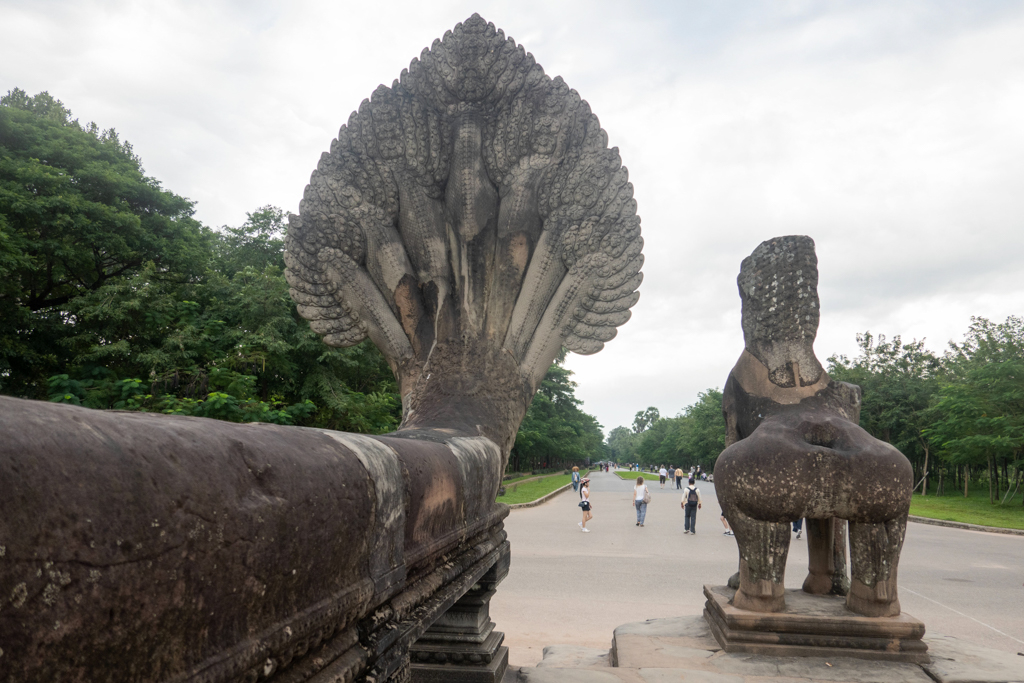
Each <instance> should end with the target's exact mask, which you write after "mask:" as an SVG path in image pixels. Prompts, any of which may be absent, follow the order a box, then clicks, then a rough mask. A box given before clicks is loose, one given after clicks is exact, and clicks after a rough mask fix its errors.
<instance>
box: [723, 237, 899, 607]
mask: <svg viewBox="0 0 1024 683" xmlns="http://www.w3.org/2000/svg"><path fill="white" fill-rule="evenodd" d="M738 284H739V291H740V299H741V300H742V302H743V314H742V315H743V339H744V344H745V347H746V348H745V349H744V351H743V353H742V354H741V355H740V359H739V360H738V361H737V362H736V365H735V367H734V368H733V369H732V372H731V373H730V374H729V378H728V380H727V382H726V385H725V390H724V392H723V400H722V407H723V412H724V413H725V420H726V449H725V450H724V451H723V452H722V454H721V455H720V456H719V457H718V461H717V462H716V464H715V475H716V476H715V485H716V487H717V491H718V497H719V500H720V501H721V504H722V510H723V512H724V514H725V516H726V518H727V519H728V520H729V524H730V525H731V526H732V528H733V529H734V531H735V534H736V542H737V544H738V546H739V555H740V561H739V575H738V585H737V581H736V579H737V577H733V579H732V580H731V581H730V585H732V586H733V587H734V588H738V590H737V591H736V594H735V596H734V597H733V600H732V604H733V605H735V606H736V607H737V608H741V609H745V610H751V611H755V612H779V611H782V610H783V609H784V608H785V589H784V579H785V571H786V556H787V554H788V552H789V541H790V536H791V531H790V522H793V521H795V520H797V519H801V518H806V519H807V527H808V528H807V543H808V551H809V556H810V558H809V564H810V571H809V574H808V576H807V579H806V581H804V584H803V590H804V591H805V592H807V593H812V594H842V595H846V606H847V608H848V609H849V610H851V611H853V612H855V613H857V614H861V615H865V616H870V617H892V616H896V615H899V614H900V603H899V599H898V597H897V593H896V569H897V565H898V564H899V558H900V550H901V549H902V547H903V538H904V535H905V533H906V527H907V514H908V512H909V510H910V497H911V489H912V486H913V470H912V469H911V466H910V462H909V461H908V460H907V458H906V457H905V456H904V455H903V454H902V453H900V452H899V451H898V450H896V448H894V447H893V446H891V445H889V444H887V443H885V442H883V441H879V440H878V439H875V438H874V437H872V436H871V435H870V434H868V433H867V432H866V431H864V430H863V429H862V428H861V427H860V426H859V425H858V421H859V419H860V405H861V390H860V387H858V386H855V385H852V384H847V383H845V382H837V381H835V380H833V379H831V378H830V377H829V376H828V373H826V372H825V369H824V368H822V366H821V364H820V363H819V362H818V359H817V358H816V357H815V355H814V348H813V345H814V338H815V335H816V334H817V330H818V320H819V310H818V292H817V287H818V261H817V257H816V256H815V253H814V242H813V241H812V240H811V238H809V237H802V236H791V237H777V238H775V239H771V240H768V241H766V242H763V243H762V244H761V245H760V246H758V247H757V249H755V250H754V252H753V253H752V254H751V255H750V256H748V257H747V258H746V259H744V260H743V264H742V266H741V267H740V275H739V278H738ZM846 522H849V543H850V564H851V572H850V573H851V575H852V578H850V577H847V575H846V549H845V545H846V534H845V525H846Z"/></svg>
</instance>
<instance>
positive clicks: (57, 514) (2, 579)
mask: <svg viewBox="0 0 1024 683" xmlns="http://www.w3.org/2000/svg"><path fill="white" fill-rule="evenodd" d="M0 433H2V434H3V439H0V491H2V492H3V495H2V496H0V545H2V546H3V547H4V553H3V557H2V558H0V596H2V598H0V599H2V600H3V605H2V607H0V641H2V642H3V649H4V655H3V666H4V668H5V670H6V671H8V672H9V676H11V677H12V678H11V680H58V679H63V680H96V681H100V680H169V679H171V678H172V677H173V676H174V675H179V676H180V675H183V674H184V675H186V676H187V677H189V678H190V680H196V681H220V680H229V679H232V678H235V677H238V676H245V675H247V674H246V672H250V671H252V672H256V673H257V674H258V673H259V672H261V671H263V670H264V669H267V670H269V671H272V672H273V671H278V670H281V671H283V670H286V669H288V667H289V666H290V665H291V664H292V663H293V661H296V660H298V659H301V658H302V656H303V655H305V654H306V653H308V652H313V651H316V650H317V648H318V647H321V648H327V650H328V651H330V652H334V653H335V655H337V656H338V657H340V656H341V655H342V654H343V653H345V652H346V651H349V650H353V651H355V650H358V651H360V652H362V653H363V654H362V660H363V661H364V662H365V661H366V660H367V659H368V657H369V655H368V654H367V653H366V652H365V651H364V649H361V646H360V644H359V642H358V640H359V639H358V637H357V633H356V625H357V622H358V620H359V619H361V618H362V617H363V615H364V614H365V613H366V612H367V610H369V609H371V608H373V607H376V606H380V607H383V608H384V609H385V611H386V614H382V616H381V622H380V625H381V627H384V626H387V625H388V624H391V625H392V626H394V625H395V624H397V623H398V622H400V621H402V620H403V619H405V618H406V617H408V616H409V615H410V614H412V613H413V612H414V611H415V610H416V609H419V608H420V607H421V606H423V605H425V604H427V603H428V602H429V600H430V597H431V593H433V592H435V591H436V590H437V589H438V588H439V587H441V586H443V585H444V584H446V583H450V582H451V581H453V580H454V579H455V578H456V577H457V576H458V575H459V574H460V572H461V571H463V570H467V569H468V568H469V566H471V565H472V564H473V563H475V562H477V561H479V560H481V559H482V558H483V557H484V556H485V555H486V554H487V553H488V552H496V551H497V550H498V549H499V548H501V547H502V545H503V544H504V547H505V548H506V549H507V543H506V542H505V541H504V537H503V533H501V532H500V520H501V519H502V517H503V516H504V514H505V511H504V510H503V509H502V508H495V507H494V506H493V504H492V503H493V497H490V500H488V496H489V493H487V492H489V491H491V490H493V488H494V487H496V486H497V481H498V473H497V470H496V469H494V468H481V467H479V466H478V463H477V461H476V456H473V455H472V453H471V452H472V450H473V449H471V448H469V447H468V444H467V443H466V441H462V442H460V443H459V444H458V445H457V446H455V447H449V446H447V445H445V444H443V443H432V442H428V443H421V442H416V441H409V440H402V439H388V438H386V437H366V436H360V435H351V434H338V433H336V432H329V431H326V430H315V429H300V428H288V427H278V426H274V425H234V424H228V423H222V422H216V421H213V420H204V419H199V418H187V417H175V416H165V415H150V414H132V413H114V412H102V411H93V410H86V409H84V408H75V407H71V406H64V405H57V404H52V403H39V402H33V401H23V400H18V399H10V398H3V397H0ZM477 439H478V441H479V442H480V443H479V444H478V446H479V448H481V449H483V450H484V451H486V450H487V449H491V458H490V460H491V461H495V462H496V461H498V460H499V459H500V458H499V455H498V450H497V447H496V446H495V445H494V444H493V443H491V442H489V441H488V440H486V439H483V438H481V437H477ZM467 461H468V464H467ZM382 463H383V464H384V465H386V466H385V467H381V466H380V465H381V464H382ZM424 465H426V466H429V467H431V468H432V474H431V476H412V475H413V474H415V473H416V472H417V469H416V468H418V467H422V466H424ZM411 473H412V474H411ZM406 499H407V500H410V501H413V503H412V504H409V505H405V504H403V501H404V500H406ZM396 501H397V502H396ZM438 553H450V554H451V556H452V557H453V558H455V557H459V556H460V555H463V556H465V559H463V560H460V561H456V562H453V566H452V567H449V568H448V569H444V570H443V571H442V574H445V573H447V575H448V577H447V579H446V578H445V577H444V576H443V575H435V574H433V573H432V572H434V570H435V567H436V565H437V559H436V558H437V557H438ZM491 564H492V565H493V564H494V560H492V561H491ZM456 567H458V570H456V569H455V568H456ZM484 569H486V567H485V568H484ZM483 573H484V571H483V570H481V571H480V574H479V575H478V577H479V576H480V575H483ZM428 577H433V578H428ZM467 578H469V577H467ZM423 580H426V581H427V585H426V586H424V585H422V582H423ZM475 580H477V579H473V581H475ZM470 585H472V584H470ZM457 597H458V596H455V597H454V598H453V602H454V599H456V598H457ZM385 606H386V607H385ZM445 609H447V607H445ZM442 611H443V610H442ZM325 644H326V645H325ZM364 645H365V643H364ZM357 659H358V658H357ZM329 662H330V658H327V661H326V662H323V663H322V664H321V666H320V668H323V665H324V664H326V663H329ZM112 663H116V664H117V666H116V667H113V668H111V664H112Z"/></svg>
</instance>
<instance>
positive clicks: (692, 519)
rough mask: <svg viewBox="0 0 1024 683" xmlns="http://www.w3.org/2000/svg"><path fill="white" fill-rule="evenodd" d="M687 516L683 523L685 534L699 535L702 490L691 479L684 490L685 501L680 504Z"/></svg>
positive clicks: (691, 478)
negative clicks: (698, 512)
mask: <svg viewBox="0 0 1024 683" xmlns="http://www.w3.org/2000/svg"><path fill="white" fill-rule="evenodd" d="M679 505H680V507H682V508H683V513H684V515H685V519H684V523H683V534H692V535H694V536H696V535H697V510H699V509H700V507H701V500H700V489H698V488H697V485H696V483H695V480H694V478H693V477H690V483H689V485H688V486H687V487H686V488H685V489H683V500H682V502H680V504H679Z"/></svg>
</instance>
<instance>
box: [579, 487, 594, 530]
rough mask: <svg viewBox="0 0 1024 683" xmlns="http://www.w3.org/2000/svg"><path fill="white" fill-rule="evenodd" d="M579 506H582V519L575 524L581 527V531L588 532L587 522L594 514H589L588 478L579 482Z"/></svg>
mask: <svg viewBox="0 0 1024 683" xmlns="http://www.w3.org/2000/svg"><path fill="white" fill-rule="evenodd" d="M580 498H582V499H583V500H581V501H580V507H581V508H583V521H582V522H577V524H578V525H579V526H580V527H581V528H582V529H583V531H585V532H587V533H588V534H589V533H590V529H588V528H587V522H589V521H590V520H591V519H593V517H594V515H592V514H590V480H589V479H584V480H582V481H581V482H580Z"/></svg>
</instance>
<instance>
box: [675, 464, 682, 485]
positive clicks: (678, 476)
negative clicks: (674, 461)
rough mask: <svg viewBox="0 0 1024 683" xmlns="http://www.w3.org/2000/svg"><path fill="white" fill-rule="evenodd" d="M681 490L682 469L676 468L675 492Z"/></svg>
mask: <svg viewBox="0 0 1024 683" xmlns="http://www.w3.org/2000/svg"><path fill="white" fill-rule="evenodd" d="M682 488H683V468H682V467H677V468H676V491H679V490H680V489H682Z"/></svg>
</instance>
